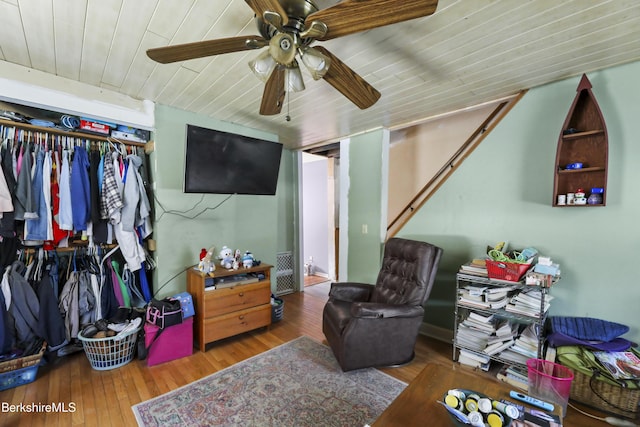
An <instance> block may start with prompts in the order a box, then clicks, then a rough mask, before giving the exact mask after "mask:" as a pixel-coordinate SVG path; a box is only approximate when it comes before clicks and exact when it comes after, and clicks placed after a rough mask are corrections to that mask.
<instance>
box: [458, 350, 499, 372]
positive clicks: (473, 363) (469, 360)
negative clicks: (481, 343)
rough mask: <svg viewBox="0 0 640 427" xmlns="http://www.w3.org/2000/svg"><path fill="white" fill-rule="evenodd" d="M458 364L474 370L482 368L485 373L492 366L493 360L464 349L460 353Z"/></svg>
mask: <svg viewBox="0 0 640 427" xmlns="http://www.w3.org/2000/svg"><path fill="white" fill-rule="evenodd" d="M458 362H460V364H462V365H466V366H470V367H472V368H480V369H482V370H483V371H488V370H489V367H490V366H491V358H490V357H489V356H487V355H486V354H481V353H476V352H475V351H471V350H467V349H464V348H461V349H460V351H459V353H458Z"/></svg>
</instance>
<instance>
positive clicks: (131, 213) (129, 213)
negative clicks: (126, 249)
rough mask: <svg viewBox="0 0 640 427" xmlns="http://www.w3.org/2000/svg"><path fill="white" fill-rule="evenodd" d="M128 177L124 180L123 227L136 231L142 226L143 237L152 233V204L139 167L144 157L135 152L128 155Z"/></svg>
mask: <svg viewBox="0 0 640 427" xmlns="http://www.w3.org/2000/svg"><path fill="white" fill-rule="evenodd" d="M127 160H128V164H129V166H128V167H127V178H126V180H125V182H124V206H123V207H122V228H123V229H124V230H127V231H135V229H136V228H138V227H142V228H143V230H144V232H143V236H142V237H143V238H145V237H147V236H149V235H150V234H151V221H150V215H151V205H150V204H149V199H148V197H147V193H146V191H145V188H144V182H143V180H142V176H141V175H140V172H139V169H140V166H141V165H142V159H141V158H140V157H139V156H136V155H135V154H130V155H128V156H127Z"/></svg>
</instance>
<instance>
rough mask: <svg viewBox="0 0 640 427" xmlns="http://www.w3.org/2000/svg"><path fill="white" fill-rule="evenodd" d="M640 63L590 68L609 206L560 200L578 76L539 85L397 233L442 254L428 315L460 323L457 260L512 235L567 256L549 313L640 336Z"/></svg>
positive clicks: (446, 323) (515, 240) (558, 257)
mask: <svg viewBox="0 0 640 427" xmlns="http://www.w3.org/2000/svg"><path fill="white" fill-rule="evenodd" d="M638 75H640V62H636V63H632V64H627V65H623V66H618V67H615V68H610V69H606V70H602V71H598V72H593V73H588V77H589V79H590V81H591V83H592V85H593V89H592V90H593V93H594V94H595V97H596V99H597V101H598V103H599V105H600V108H601V110H602V113H603V115H604V117H605V121H606V123H607V130H608V134H609V173H608V186H607V192H608V195H607V206H605V207H596V208H553V207H551V203H552V192H553V173H554V162H555V152H556V145H557V140H558V136H559V134H560V131H561V128H562V125H563V122H564V120H565V117H566V115H567V113H568V111H569V107H570V105H571V103H572V101H573V99H574V97H575V95H576V87H577V85H578V82H579V81H580V76H577V77H573V78H570V79H567V80H564V81H560V82H557V83H553V84H549V85H546V86H543V87H538V88H534V89H531V90H530V91H529V92H528V93H527V94H526V96H525V97H524V98H523V99H522V100H521V101H520V102H519V103H518V104H517V105H516V106H515V108H514V109H513V110H512V111H511V112H510V113H509V115H508V116H507V117H506V118H505V119H503V120H502V122H501V123H500V124H499V125H498V127H497V128H496V129H495V130H494V131H493V132H492V133H491V134H490V135H488V137H487V138H486V139H485V140H484V141H483V142H482V144H481V145H480V146H479V147H478V148H477V149H476V150H475V151H474V152H473V154H472V155H471V156H470V157H469V158H468V159H467V160H465V162H464V163H463V164H462V165H461V166H460V167H459V169H458V170H457V171H456V173H455V174H453V176H452V177H451V178H449V180H447V181H446V183H445V184H444V185H443V186H442V187H441V188H440V189H439V191H438V192H437V193H436V194H435V195H434V196H433V197H432V198H431V199H430V200H429V201H428V203H426V204H425V206H424V207H423V208H422V209H421V210H420V211H419V212H418V213H417V214H416V215H415V216H414V217H413V218H412V219H411V220H410V221H409V222H408V223H407V225H406V226H405V227H404V228H403V229H402V230H401V232H400V233H399V234H398V236H399V237H408V238H416V239H421V240H426V241H428V242H431V243H434V244H437V245H439V246H441V247H442V248H443V249H444V255H443V259H442V263H441V267H440V272H439V275H438V281H437V283H436V285H435V288H434V292H433V294H432V298H431V300H430V301H429V302H428V304H427V316H426V317H425V320H426V321H427V323H431V324H434V325H436V326H440V327H443V328H448V329H453V302H454V299H455V274H456V271H457V269H458V266H459V265H460V264H461V263H463V262H465V261H467V260H469V259H471V258H473V257H478V256H482V255H483V254H484V252H485V247H486V246H487V245H492V244H494V243H496V242H498V241H502V240H506V241H509V242H510V243H511V246H512V247H515V248H523V247H525V246H533V247H535V248H537V249H538V250H539V251H540V252H541V253H542V254H544V255H547V256H550V257H551V258H552V259H553V260H554V261H555V262H558V263H560V265H561V269H562V279H561V280H560V282H558V283H557V284H556V285H555V286H554V287H553V288H552V291H551V292H552V294H553V295H554V296H555V300H554V301H553V302H552V307H551V314H555V315H571V316H591V317H597V318H602V319H606V320H611V321H617V322H620V323H623V324H626V325H628V326H630V327H631V331H630V332H629V333H628V334H626V335H625V337H626V338H628V339H631V340H635V341H638V340H640V317H639V316H638V313H637V310H638V307H639V306H640V286H639V285H638V283H637V282H636V280H637V278H636V273H637V272H636V262H638V259H637V257H638V256H639V255H640V230H639V229H640V224H639V223H638V219H639V217H640V215H639V214H640V197H639V196H638V190H637V187H638V184H639V183H640V167H639V166H640V163H639V162H640V144H639V143H638V127H637V126H638V120H639V119H640V103H639V102H638V100H639V99H640V85H639V84H638V77H637V76H638Z"/></svg>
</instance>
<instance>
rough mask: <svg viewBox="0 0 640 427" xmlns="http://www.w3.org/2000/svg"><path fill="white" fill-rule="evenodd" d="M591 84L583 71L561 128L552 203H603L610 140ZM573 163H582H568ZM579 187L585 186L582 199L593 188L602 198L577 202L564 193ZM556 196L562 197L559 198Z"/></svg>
mask: <svg viewBox="0 0 640 427" xmlns="http://www.w3.org/2000/svg"><path fill="white" fill-rule="evenodd" d="M591 87H592V86H591V82H590V81H589V79H588V78H587V76H586V74H583V75H582V79H580V84H578V88H577V89H576V91H577V94H576V97H575V99H574V100H573V104H572V105H571V108H570V109H569V114H567V118H566V119H565V121H564V125H563V126H562V130H561V131H560V136H559V138H558V148H557V151H556V163H555V175H554V180H553V206H558V207H594V206H605V205H606V202H607V193H608V191H607V190H608V189H607V165H608V157H609V141H608V136H607V127H606V125H605V121H604V117H603V116H602V112H601V111H600V107H599V106H598V102H597V101H596V98H595V96H594V95H593V92H592V91H591ZM576 163H581V164H582V166H581V167H580V168H572V167H568V166H571V165H572V164H576ZM580 189H582V190H584V193H585V199H586V198H587V197H588V196H589V195H590V194H591V193H592V189H595V190H596V191H597V194H601V196H602V199H601V201H600V199H599V198H597V199H589V202H588V203H587V202H586V200H585V199H583V200H582V203H580V204H578V203H573V202H572V201H571V200H570V197H567V195H568V194H570V193H574V194H575V193H576V192H578V190H580ZM599 189H603V190H599ZM563 195H564V196H565V197H564V198H563V197H562V196H563ZM558 196H561V197H560V199H564V201H563V200H559V198H558ZM574 200H576V199H574ZM594 201H600V202H599V203H593V202H594ZM563 202H564V203H563Z"/></svg>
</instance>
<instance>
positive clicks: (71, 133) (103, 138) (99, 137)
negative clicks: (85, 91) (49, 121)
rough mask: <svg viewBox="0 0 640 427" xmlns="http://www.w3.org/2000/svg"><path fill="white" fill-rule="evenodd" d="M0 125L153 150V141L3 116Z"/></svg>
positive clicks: (149, 151) (146, 150)
mask: <svg viewBox="0 0 640 427" xmlns="http://www.w3.org/2000/svg"><path fill="white" fill-rule="evenodd" d="M0 125H3V126H9V127H15V128H18V129H24V130H30V131H33V132H44V133H48V134H51V135H60V136H68V137H71V138H84V139H88V140H91V141H97V142H108V141H117V142H118V143H120V144H124V145H129V146H132V147H142V148H144V151H145V153H147V154H149V153H151V152H153V149H154V143H153V141H149V142H135V141H125V140H122V139H117V138H114V137H112V136H108V135H97V134H93V133H87V132H76V131H66V130H62V129H58V128H49V127H42V126H35V125H32V124H29V123H20V122H14V121H13V120H7V119H3V118H0Z"/></svg>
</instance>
